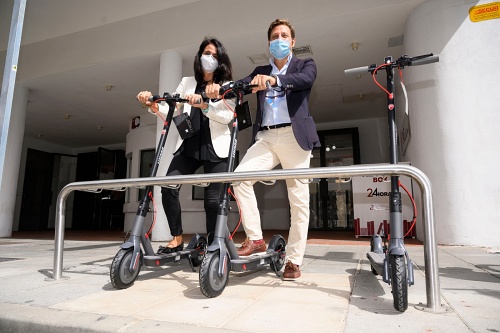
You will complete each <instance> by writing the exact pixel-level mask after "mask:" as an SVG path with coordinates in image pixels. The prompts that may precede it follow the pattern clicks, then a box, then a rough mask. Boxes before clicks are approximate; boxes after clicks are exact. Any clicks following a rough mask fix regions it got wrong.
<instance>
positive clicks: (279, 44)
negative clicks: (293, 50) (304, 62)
mask: <svg viewBox="0 0 500 333" xmlns="http://www.w3.org/2000/svg"><path fill="white" fill-rule="evenodd" d="M269 52H271V54H272V56H273V57H274V58H276V59H283V58H286V57H287V56H288V55H289V54H290V41H288V40H283V39H275V40H273V41H271V43H269Z"/></svg>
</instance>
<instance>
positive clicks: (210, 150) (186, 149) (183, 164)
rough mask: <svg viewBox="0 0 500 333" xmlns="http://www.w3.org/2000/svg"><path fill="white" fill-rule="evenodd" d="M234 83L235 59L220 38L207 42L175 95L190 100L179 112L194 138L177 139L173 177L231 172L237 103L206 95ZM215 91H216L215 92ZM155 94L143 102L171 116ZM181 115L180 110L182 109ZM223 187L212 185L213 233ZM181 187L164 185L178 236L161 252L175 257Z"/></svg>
mask: <svg viewBox="0 0 500 333" xmlns="http://www.w3.org/2000/svg"><path fill="white" fill-rule="evenodd" d="M231 80H232V68H231V61H230V60H229V57H228V55H227V52H226V49H225V48H224V46H223V45H222V44H221V43H220V42H219V41H218V40H217V39H216V38H205V39H204V40H203V42H202V43H201V45H200V47H199V50H198V52H197V53H196V56H195V59H194V77H193V76H191V77H184V78H183V79H182V80H181V83H180V84H179V86H178V87H177V89H176V91H175V93H176V94H179V95H180V96H181V97H183V98H185V99H187V100H189V102H188V103H187V104H182V106H181V105H179V108H178V109H179V112H180V113H182V112H186V113H188V114H189V116H190V118H191V123H192V125H193V127H194V130H195V132H194V135H193V136H191V137H189V138H187V139H184V140H182V139H181V138H180V137H179V139H178V141H177V145H176V152H175V153H174V158H173V159H172V162H171V163H170V166H169V168H168V171H167V176H173V175H187V174H193V173H194V172H195V171H196V170H197V169H198V168H199V167H200V166H203V168H204V172H205V173H212V172H225V171H227V170H226V168H227V156H228V153H229V143H230V139H231V133H230V131H229V127H228V123H229V122H230V121H231V120H232V119H233V111H232V110H231V109H230V107H232V108H234V101H227V100H226V103H227V104H229V106H230V107H229V106H228V105H227V104H226V103H224V101H223V100H219V101H217V102H212V101H210V102H205V101H203V99H202V98H201V93H202V92H204V91H205V90H207V89H210V88H211V87H212V85H213V84H217V85H223V84H224V83H226V82H228V81H231ZM212 90H213V89H210V91H212ZM150 96H151V92H149V91H142V92H140V93H139V95H137V99H138V100H139V101H140V102H141V103H144V104H146V105H148V106H149V108H150V110H149V111H150V112H157V111H159V112H162V113H167V111H168V106H162V105H158V104H156V103H151V102H149V101H148V98H149V97H150ZM176 113H177V111H176ZM220 188H221V184H220V183H211V184H210V185H209V186H208V187H206V188H205V203H204V207H205V213H206V227H207V233H211V232H213V231H214V230H215V222H216V219H217V210H218V207H219V192H220ZM179 190H180V188H179V189H171V188H167V187H162V189H161V192H162V203H163V208H164V210H165V214H166V216H167V220H168V224H169V227H170V233H171V234H172V236H173V239H172V241H170V242H169V243H168V244H167V246H165V247H164V246H160V248H159V249H158V253H171V252H176V251H180V250H182V249H183V248H184V243H183V240H182V220H181V205H180V202H179Z"/></svg>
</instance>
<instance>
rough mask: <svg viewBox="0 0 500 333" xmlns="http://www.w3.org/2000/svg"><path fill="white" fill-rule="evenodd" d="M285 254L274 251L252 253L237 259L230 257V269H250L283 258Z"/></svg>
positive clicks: (236, 270)
mask: <svg viewBox="0 0 500 333" xmlns="http://www.w3.org/2000/svg"><path fill="white" fill-rule="evenodd" d="M285 256H286V253H285V252H276V251H266V252H258V253H253V254H251V255H249V256H245V257H240V258H239V259H231V270H232V271H233V272H246V271H252V270H255V269H257V268H259V267H261V266H264V265H267V264H270V263H271V262H273V261H276V260H280V259H284V258H285Z"/></svg>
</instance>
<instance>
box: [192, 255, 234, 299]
mask: <svg viewBox="0 0 500 333" xmlns="http://www.w3.org/2000/svg"><path fill="white" fill-rule="evenodd" d="M219 261H220V251H219V250H217V251H214V252H209V253H207V254H205V257H204V258H203V262H202V263H201V266H200V275H199V279H200V289H201V292H202V294H203V295H205V296H206V297H210V298H212V297H217V296H219V295H220V294H222V292H223V291H224V288H226V285H227V282H228V280H229V258H228V257H227V256H226V257H225V263H224V269H223V270H222V276H219V273H218V270H219Z"/></svg>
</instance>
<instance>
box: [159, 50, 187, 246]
mask: <svg viewBox="0 0 500 333" xmlns="http://www.w3.org/2000/svg"><path fill="white" fill-rule="evenodd" d="M181 78H182V57H181V55H180V54H178V53H177V52H174V51H170V50H168V51H163V52H162V53H161V58H160V84H159V93H160V94H163V93H165V92H168V93H173V92H174V91H175V89H176V88H177V86H178V85H179V83H180V82H181ZM162 129H163V121H162V120H161V119H160V118H158V121H157V135H156V142H158V141H159V139H160V135H161V131H162ZM178 136H179V132H178V131H177V130H176V128H175V125H173V126H171V127H170V130H169V132H168V136H167V142H166V143H165V149H164V151H163V156H162V160H161V162H160V166H159V168H158V176H164V175H165V174H166V173H167V170H168V166H169V165H170V161H171V160H172V157H173V155H172V154H173V153H174V149H175V143H176V142H177V138H178ZM154 198H155V201H156V225H155V227H154V230H153V235H152V239H153V240H154V241H164V240H171V239H172V236H171V234H170V229H169V227H168V223H167V218H166V217H165V211H164V210H163V204H162V202H161V189H160V188H159V187H158V186H156V187H155V189H154Z"/></svg>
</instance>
